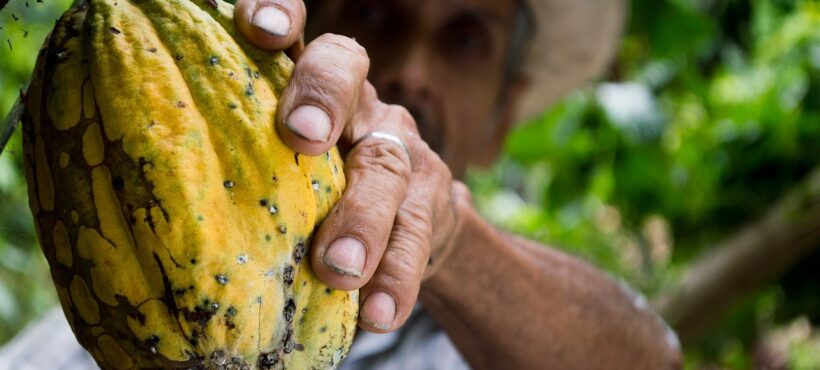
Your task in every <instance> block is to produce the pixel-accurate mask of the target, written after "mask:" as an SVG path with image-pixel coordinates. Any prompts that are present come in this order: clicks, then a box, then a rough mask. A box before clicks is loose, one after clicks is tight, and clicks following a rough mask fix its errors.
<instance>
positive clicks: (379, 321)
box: [361, 292, 396, 330]
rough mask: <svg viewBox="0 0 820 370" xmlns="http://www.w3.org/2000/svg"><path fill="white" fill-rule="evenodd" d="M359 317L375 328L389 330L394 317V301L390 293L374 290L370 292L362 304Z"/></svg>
mask: <svg viewBox="0 0 820 370" xmlns="http://www.w3.org/2000/svg"><path fill="white" fill-rule="evenodd" d="M361 318H362V320H363V321H364V322H365V323H366V324H367V325H370V326H372V327H374V328H376V329H381V330H389V329H390V327H391V326H392V325H393V319H395V318H396V301H394V300H393V297H391V296H390V294H387V293H384V292H375V293H372V294H370V296H368V297H367V300H365V302H364V305H363V306H362V311H361Z"/></svg>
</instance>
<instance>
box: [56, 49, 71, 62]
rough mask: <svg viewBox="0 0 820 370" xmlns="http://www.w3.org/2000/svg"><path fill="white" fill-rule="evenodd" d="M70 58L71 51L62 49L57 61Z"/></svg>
mask: <svg viewBox="0 0 820 370" xmlns="http://www.w3.org/2000/svg"><path fill="white" fill-rule="evenodd" d="M69 58H71V52H70V51H68V50H62V51H60V52H58V53H57V61H58V62H62V61H66V60H68V59H69Z"/></svg>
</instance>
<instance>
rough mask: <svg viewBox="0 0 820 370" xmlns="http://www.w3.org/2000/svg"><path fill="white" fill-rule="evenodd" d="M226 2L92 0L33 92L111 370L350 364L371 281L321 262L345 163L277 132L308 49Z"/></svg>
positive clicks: (75, 308)
mask: <svg viewBox="0 0 820 370" xmlns="http://www.w3.org/2000/svg"><path fill="white" fill-rule="evenodd" d="M232 17H233V6H232V5H230V4H228V3H225V2H222V1H214V0H90V1H86V2H85V3H83V4H81V5H78V6H76V7H74V8H73V9H71V10H69V11H68V12H67V13H66V14H65V15H64V16H63V17H62V18H61V19H60V20H59V22H58V24H57V26H56V28H55V29H54V31H53V32H52V34H51V36H50V39H49V41H47V42H46V45H45V46H44V48H43V50H41V53H40V57H39V60H38V63H37V67H36V70H35V76H34V80H33V81H32V85H31V88H30V89H29V92H28V95H27V97H26V103H25V104H26V111H25V114H24V118H23V120H24V122H23V126H24V154H25V162H26V167H27V168H26V176H27V182H28V184H29V199H30V207H31V210H32V213H33V215H34V217H35V219H36V226H37V233H38V237H39V240H40V244H41V246H42V249H43V252H44V254H45V256H46V259H47V260H48V263H49V265H50V268H51V274H52V278H53V280H54V283H55V286H56V289H57V293H58V296H59V299H60V302H61V304H62V307H63V310H64V312H65V315H66V317H67V319H68V321H69V323H70V325H71V327H72V330H73V331H74V334H75V335H76V337H77V339H78V341H79V342H80V344H81V345H82V346H83V347H85V348H86V349H87V350H88V351H89V352H90V353H91V354H92V356H93V357H94V359H95V360H96V361H97V363H98V364H99V365H100V367H102V368H104V369H137V368H162V369H169V368H207V369H250V368H260V369H281V368H290V369H310V368H322V369H324V368H335V367H336V366H338V364H339V363H340V362H341V360H342V359H343V357H344V356H345V354H346V353H347V350H348V348H349V346H350V344H351V342H352V338H353V334H354V332H355V325H356V320H357V314H358V293H357V292H345V291H336V290H332V289H330V288H328V287H326V286H325V285H323V284H322V283H321V282H320V281H318V280H317V278H316V277H315V275H314V274H313V272H312V271H311V268H310V265H309V263H308V261H307V258H306V256H307V254H308V246H309V245H310V237H311V234H312V232H313V230H314V228H315V227H316V225H317V223H318V222H320V221H321V219H322V218H323V217H324V216H325V215H326V214H327V212H328V211H329V210H330V208H331V207H332V206H333V204H334V203H335V201H336V200H337V199H338V198H339V196H340V195H341V192H342V190H343V188H344V181H345V180H344V175H343V168H342V163H341V160H340V158H339V154H338V152H337V151H336V150H335V149H334V150H332V151H330V152H329V153H327V154H326V155H322V156H316V157H308V156H302V155H297V154H295V153H294V152H293V151H291V150H290V149H289V148H287V147H286V146H285V145H284V144H283V143H282V141H281V140H280V139H279V138H278V137H277V136H276V132H275V129H274V117H275V111H276V106H277V96H278V95H279V94H280V93H281V91H282V89H283V88H284V86H285V84H286V83H287V80H288V78H289V76H290V71H291V69H292V63H291V62H290V60H289V59H288V58H287V57H286V56H285V55H284V54H282V53H275V54H274V53H267V52H263V51H260V50H256V49H254V48H253V47H251V46H250V45H249V44H247V43H245V42H244V41H243V40H242V37H241V36H240V35H239V34H238V32H237V30H236V28H235V26H234V23H233V19H232Z"/></svg>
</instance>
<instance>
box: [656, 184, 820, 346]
mask: <svg viewBox="0 0 820 370" xmlns="http://www.w3.org/2000/svg"><path fill="white" fill-rule="evenodd" d="M818 246H820V168H816V169H815V170H814V171H813V172H812V173H811V174H810V175H809V176H808V177H807V178H806V180H805V181H803V182H802V183H800V185H798V186H797V187H796V188H795V189H793V190H791V191H790V192H789V193H788V194H787V195H786V196H785V197H783V198H782V199H781V200H780V201H779V202H778V203H777V204H776V206H774V208H772V209H771V210H770V211H769V212H768V213H767V214H766V215H765V216H764V217H763V218H762V219H760V220H758V221H756V222H753V223H752V224H750V225H748V226H746V227H744V228H743V229H742V230H741V231H740V232H738V233H737V234H735V235H733V236H731V237H729V238H728V239H727V240H726V241H724V242H723V243H722V244H721V245H720V246H718V247H717V248H714V249H712V250H711V251H710V252H709V253H707V254H706V255H704V256H702V257H701V258H699V259H698V260H697V261H695V262H693V263H692V264H691V265H690V266H691V267H689V269H688V270H689V271H688V272H687V274H686V275H685V276H684V278H683V279H682V280H681V282H680V283H679V284H678V285H677V286H676V287H675V288H674V289H671V290H670V291H669V292H670V293H668V294H665V295H661V296H660V297H659V298H658V299H657V300H655V302H654V306H655V308H656V309H657V310H658V312H660V314H661V315H662V316H663V317H664V318H665V319H666V320H667V322H668V323H669V324H670V325H671V326H672V327H673V328H675V329H676V331H677V332H678V335H679V336H680V338H681V340H682V341H683V342H684V343H687V342H688V343H691V342H692V341H693V340H695V339H697V338H698V337H699V336H700V335H701V334H704V332H705V331H706V330H707V329H708V328H709V327H710V326H711V325H712V324H714V323H715V322H716V321H717V320H718V319H720V317H721V316H722V315H723V314H724V313H725V312H726V311H727V310H728V309H730V308H732V306H733V305H734V304H735V303H737V302H738V301H739V300H740V299H742V298H744V297H745V296H747V295H748V294H750V293H752V292H754V291H755V290H757V289H758V288H760V286H762V285H764V284H766V283H768V282H771V281H772V280H774V279H775V278H777V277H778V276H779V275H780V274H781V273H783V272H785V271H786V270H787V269H788V268H789V267H791V266H792V265H793V264H794V263H795V262H796V261H797V260H798V259H799V258H800V257H802V256H804V255H806V254H807V253H808V252H810V251H812V250H813V249H814V248H816V247H818Z"/></svg>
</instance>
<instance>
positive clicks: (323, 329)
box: [319, 326, 327, 333]
mask: <svg viewBox="0 0 820 370" xmlns="http://www.w3.org/2000/svg"><path fill="white" fill-rule="evenodd" d="M326 331H327V326H323V327H321V328H319V332H320V333H324V332H326Z"/></svg>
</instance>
